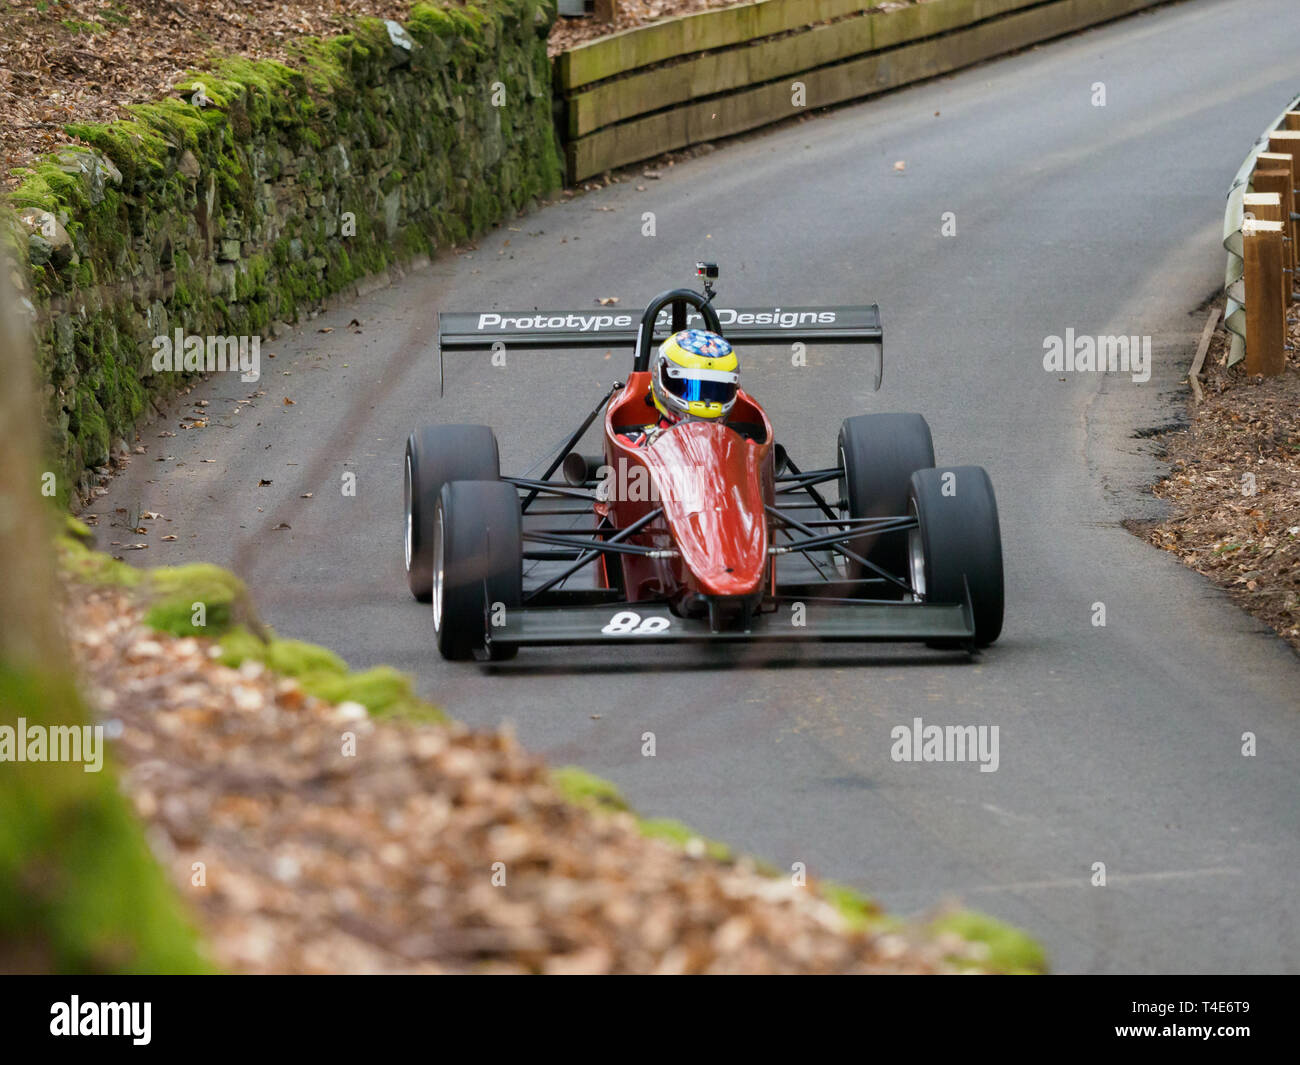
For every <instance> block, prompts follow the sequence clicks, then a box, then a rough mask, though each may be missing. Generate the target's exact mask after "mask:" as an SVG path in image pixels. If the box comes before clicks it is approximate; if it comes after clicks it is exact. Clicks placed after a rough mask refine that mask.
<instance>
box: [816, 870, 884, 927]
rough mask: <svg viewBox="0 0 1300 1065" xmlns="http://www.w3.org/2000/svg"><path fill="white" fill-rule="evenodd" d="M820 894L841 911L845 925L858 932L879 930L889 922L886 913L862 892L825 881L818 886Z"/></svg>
mask: <svg viewBox="0 0 1300 1065" xmlns="http://www.w3.org/2000/svg"><path fill="white" fill-rule="evenodd" d="M817 890H818V893H819V894H820V895H821V896H822V898H824V899H825V900H826V901H827V902H829V903H830V904H831V905H832V906H834V907H835V909H836V910H837V911H839V915H840V916H841V917H843V918H844V923H845V924H847V925H848V926H849V927H850V928H852V929H854V930H858V931H862V930H866V929H867V928H878V927H880V926H881V924H882V922H886V921H888V918H886V917H885V914H884V911H883V910H881V908H880V907H879V906H878V905H877V904H876V903H875V902H873V901H872V900H871V899H869V898H867V896H865V895H863V894H862V893H861V892H859V891H856V890H854V889H853V888H851V887H848V886H847V885H845V884H839V883H836V882H835V881H833V880H823V881H821V882H820V883H818V885H817Z"/></svg>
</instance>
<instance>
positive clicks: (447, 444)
mask: <svg viewBox="0 0 1300 1065" xmlns="http://www.w3.org/2000/svg"><path fill="white" fill-rule="evenodd" d="M500 476H501V466H500V460H499V459H498V457H497V438H496V436H495V435H494V434H493V432H492V430H491V429H489V428H488V427H487V426H486V425H426V426H423V427H422V428H420V429H417V430H415V432H413V433H412V434H411V435H410V436H409V437H407V439H406V461H405V468H404V478H403V485H404V491H403V495H404V498H405V502H406V527H405V531H404V534H403V537H402V539H403V548H404V553H405V556H406V583H407V587H409V588H410V589H411V594H412V595H413V596H415V598H416V599H418V600H419V601H420V602H421V603H427V602H429V597H430V596H431V595H432V594H433V514H434V510H435V508H436V507H437V505H438V497H439V495H440V494H441V492H442V486H443V485H444V484H446V483H447V482H448V481H495V480H496V479H497V478H498V477H500Z"/></svg>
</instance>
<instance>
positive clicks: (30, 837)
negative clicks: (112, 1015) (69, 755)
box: [0, 663, 211, 973]
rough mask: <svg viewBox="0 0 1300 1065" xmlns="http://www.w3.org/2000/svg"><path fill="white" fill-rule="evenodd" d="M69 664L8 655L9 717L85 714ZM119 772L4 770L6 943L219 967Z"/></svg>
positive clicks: (0, 841) (110, 967) (59, 963)
mask: <svg viewBox="0 0 1300 1065" xmlns="http://www.w3.org/2000/svg"><path fill="white" fill-rule="evenodd" d="M84 713H85V712H84V710H83V709H82V708H81V706H80V699H79V697H78V695H77V693H76V690H75V687H74V683H73V681H72V679H71V678H70V677H68V676H67V675H63V676H58V677H48V676H41V675H35V674H32V673H30V672H20V671H17V670H15V669H13V668H11V667H8V666H6V665H4V664H3V663H0V721H5V722H6V723H8V722H10V721H14V720H16V719H17V718H18V717H20V716H22V717H25V718H27V719H28V720H29V721H36V722H40V721H43V720H44V721H57V722H66V721H76V720H84V719H85V718H84ZM197 942H198V941H197V936H196V934H195V932H194V929H193V927H192V925H191V924H190V923H189V921H188V920H187V918H186V916H185V915H184V913H183V911H182V909H181V907H180V905H179V903H178V900H177V898H176V896H175V894H174V893H173V891H172V889H171V887H170V885H169V884H168V882H167V879H166V877H164V876H163V874H162V872H161V870H160V869H159V868H158V866H157V864H156V863H155V861H154V859H153V856H152V855H151V854H150V852H149V848H148V846H147V845H146V843H145V839H144V833H143V832H142V831H141V829H140V826H139V824H137V823H136V821H135V819H134V817H133V816H132V814H131V812H130V810H129V809H128V807H127V803H126V800H125V798H124V797H123V796H122V794H121V793H120V792H119V791H118V789H117V785H116V782H115V779H114V774H113V773H112V772H111V769H110V770H109V771H101V772H97V773H88V772H85V767H84V766H83V765H81V764H78V763H72V762H65V763H57V762H51V763H45V762H40V763H32V762H15V763H13V764H12V765H6V766H5V769H4V772H3V773H0V943H3V944H4V955H5V958H6V960H7V964H8V966H10V967H16V968H17V969H18V970H19V971H35V972H42V971H44V972H60V973H146V972H149V973H195V972H206V971H210V968H211V967H210V965H209V964H208V963H207V962H206V961H205V960H204V959H203V958H202V957H201V955H200V953H199V950H198V945H197Z"/></svg>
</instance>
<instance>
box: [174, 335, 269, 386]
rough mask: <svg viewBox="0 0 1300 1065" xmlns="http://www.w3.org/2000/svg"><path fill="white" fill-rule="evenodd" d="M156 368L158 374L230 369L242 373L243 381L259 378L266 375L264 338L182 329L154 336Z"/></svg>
mask: <svg viewBox="0 0 1300 1065" xmlns="http://www.w3.org/2000/svg"><path fill="white" fill-rule="evenodd" d="M153 369H154V373H183V372H188V373H194V372H205V373H216V372H217V371H221V372H225V371H227V370H229V371H232V372H236V373H238V374H239V379H240V380H241V381H248V382H252V381H256V380H258V378H260V377H261V376H262V338H261V337H260V336H252V337H247V336H240V337H221V336H208V337H202V336H194V335H191V336H187V335H186V334H185V332H184V330H182V329H179V328H178V329H176V331H175V333H174V335H173V336H156V337H154V338H153Z"/></svg>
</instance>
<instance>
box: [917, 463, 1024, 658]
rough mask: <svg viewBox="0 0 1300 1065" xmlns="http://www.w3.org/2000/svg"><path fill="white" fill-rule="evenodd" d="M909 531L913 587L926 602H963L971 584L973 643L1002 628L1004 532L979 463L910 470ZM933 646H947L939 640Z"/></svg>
mask: <svg viewBox="0 0 1300 1065" xmlns="http://www.w3.org/2000/svg"><path fill="white" fill-rule="evenodd" d="M908 507H909V509H910V512H911V513H912V514H914V515H915V516H916V522H917V524H916V528H914V529H909V530H908V532H907V543H908V569H909V573H910V577H911V584H912V588H913V590H914V591H915V592H916V593H917V597H918V598H921V599H923V600H924V601H925V602H927V603H961V602H964V601H965V599H966V590H967V589H968V588H969V589H970V600H971V607H972V610H973V612H974V620H975V645H976V646H977V647H987V646H988V645H989V644H991V643H992V642H993V641H994V640H996V639H997V638H998V634H999V633H1000V632H1001V631H1002V609H1003V589H1002V533H1001V530H1000V529H999V527H998V504H997V500H996V499H995V498H994V496H993V484H992V482H991V481H990V480H989V475H988V474H987V473H985V472H984V469H983V468H982V467H980V466H949V467H944V468H940V469H932V470H917V471H916V472H915V473H914V474H912V481H911V486H910V489H909V499H908ZM934 646H949V645H946V644H945V645H939V644H936V645H934Z"/></svg>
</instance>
